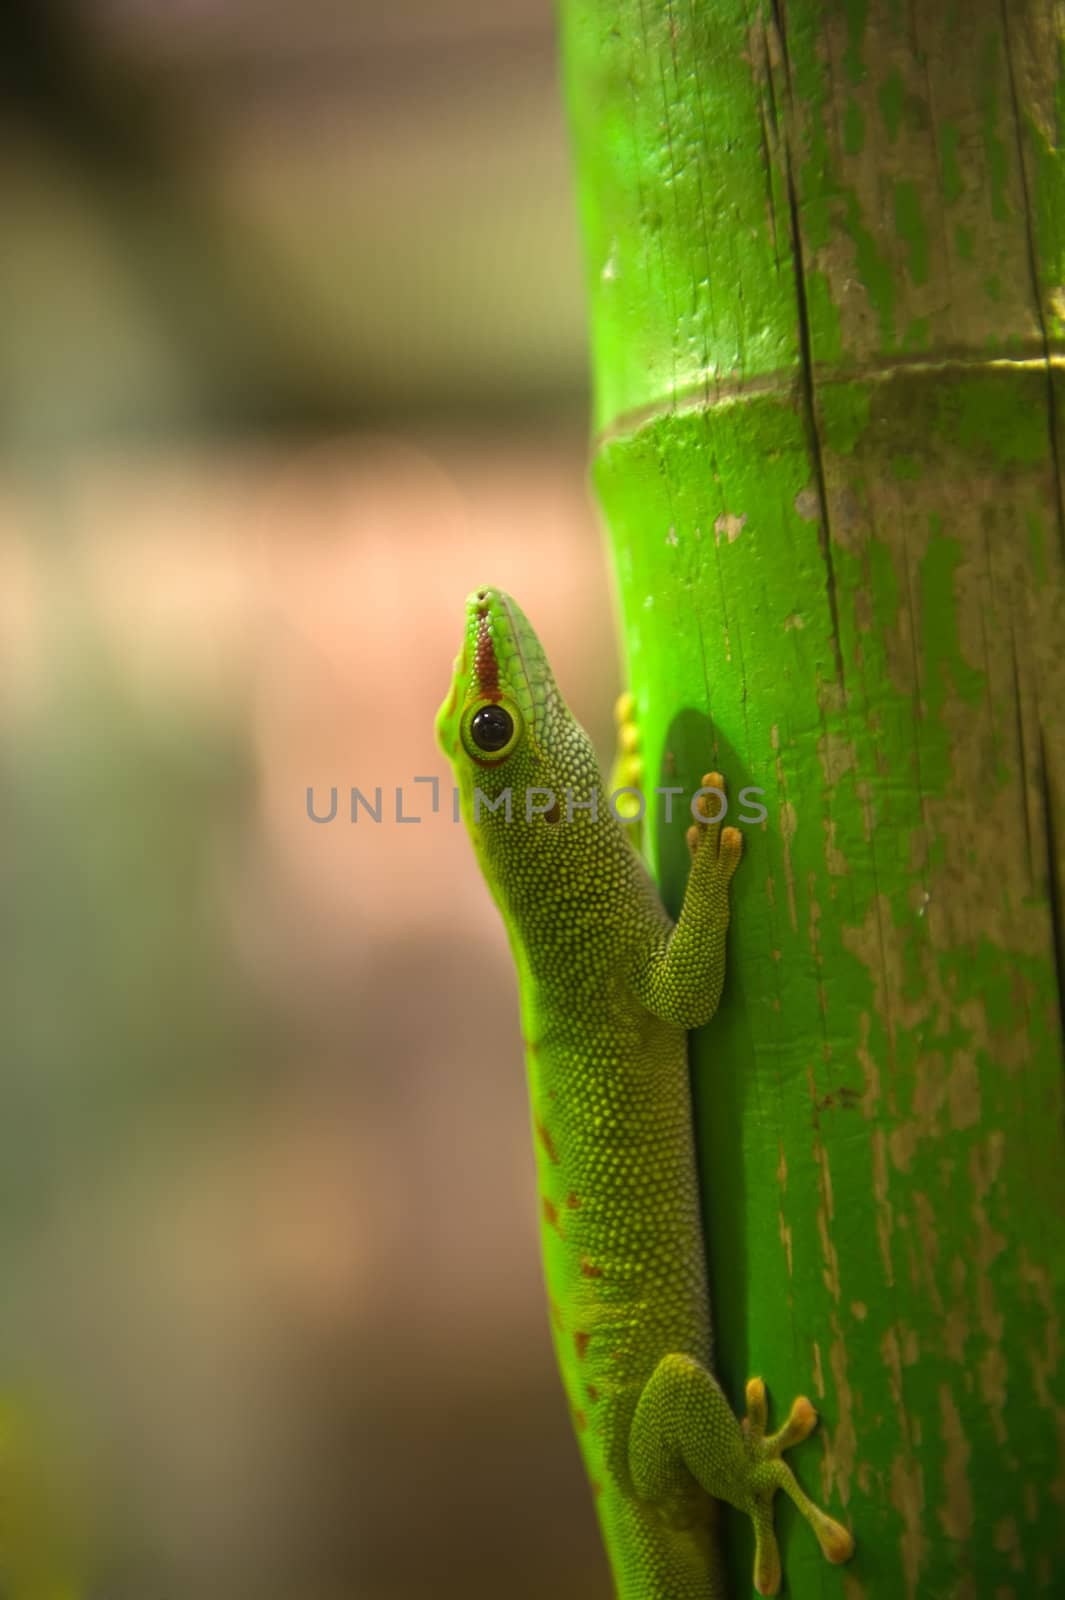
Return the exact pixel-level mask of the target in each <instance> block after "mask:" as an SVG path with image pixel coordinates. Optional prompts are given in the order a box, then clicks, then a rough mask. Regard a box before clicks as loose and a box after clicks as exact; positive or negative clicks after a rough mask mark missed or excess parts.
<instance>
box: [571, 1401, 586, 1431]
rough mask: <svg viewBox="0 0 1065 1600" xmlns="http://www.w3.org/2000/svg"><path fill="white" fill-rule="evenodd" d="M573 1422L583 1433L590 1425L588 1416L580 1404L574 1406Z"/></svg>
mask: <svg viewBox="0 0 1065 1600" xmlns="http://www.w3.org/2000/svg"><path fill="white" fill-rule="evenodd" d="M573 1423H574V1426H575V1427H576V1429H577V1431H578V1432H579V1433H583V1432H584V1430H585V1428H586V1427H587V1426H588V1418H587V1417H586V1416H585V1414H584V1412H583V1411H582V1410H581V1409H580V1407H579V1406H574V1408H573Z"/></svg>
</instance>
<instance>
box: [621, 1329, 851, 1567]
mask: <svg viewBox="0 0 1065 1600" xmlns="http://www.w3.org/2000/svg"><path fill="white" fill-rule="evenodd" d="M767 1422H768V1408H767V1405H766V1393H765V1384H764V1383H763V1382H762V1380H761V1378H752V1379H751V1380H750V1382H749V1383H748V1385H747V1415H746V1417H745V1418H744V1420H743V1421H742V1422H740V1421H739V1420H738V1419H737V1417H736V1415H735V1413H734V1412H733V1410H732V1407H731V1406H730V1405H729V1402H728V1399H727V1397H726V1395H725V1393H724V1391H723V1390H722V1388H721V1386H720V1384H719V1383H718V1381H717V1379H716V1378H715V1377H714V1375H713V1373H711V1372H710V1371H709V1370H708V1369H707V1368H706V1367H705V1366H703V1365H702V1363H701V1362H699V1361H696V1360H695V1359H694V1358H693V1357H691V1356H688V1355H682V1354H674V1355H668V1356H663V1357H662V1359H661V1361H660V1362H659V1363H658V1366H657V1367H656V1368H655V1370H654V1372H653V1373H652V1375H651V1377H650V1378H649V1379H648V1380H647V1383H646V1384H645V1385H644V1388H643V1391H642V1392H641V1394H640V1398H639V1401H638V1403H637V1406H636V1412H635V1415H634V1417H633V1424H632V1434H631V1436H630V1441H629V1461H630V1466H631V1470H632V1477H633V1484H634V1487H635V1489H636V1492H637V1494H639V1495H640V1496H641V1497H642V1498H644V1499H646V1500H648V1501H649V1502H651V1503H652V1504H655V1505H657V1506H659V1507H660V1508H661V1507H669V1506H671V1505H674V1504H677V1503H679V1502H680V1501H681V1500H682V1499H683V1498H684V1494H685V1486H686V1485H690V1483H691V1480H692V1479H694V1480H695V1482H696V1483H697V1484H699V1485H700V1486H701V1487H702V1488H703V1489H704V1490H705V1492H706V1493H707V1494H709V1495H712V1496H713V1497H714V1498H715V1499H717V1500H725V1501H727V1502H728V1504H729V1505H730V1506H735V1508H736V1510H737V1511H742V1512H743V1513H744V1515H745V1516H748V1517H750V1519H751V1523H752V1525H753V1527H754V1543H755V1554H754V1586H755V1588H756V1589H757V1591H758V1593H759V1594H776V1593H777V1590H778V1589H779V1588H780V1576H781V1571H780V1550H779V1548H778V1546H777V1540H776V1534H775V1533H774V1531H773V1496H774V1495H775V1494H776V1492H777V1490H778V1489H782V1490H783V1491H784V1493H785V1494H786V1495H787V1496H788V1498H789V1499H790V1500H791V1501H792V1502H793V1504H794V1505H795V1506H796V1508H797V1509H798V1511H799V1512H800V1513H801V1515H802V1516H803V1517H804V1518H805V1520H806V1521H807V1522H808V1523H809V1524H810V1527H811V1528H812V1529H813V1531H814V1534H815V1536H816V1538H817V1542H818V1544H819V1545H820V1546H821V1550H822V1552H823V1554H824V1555H825V1556H826V1557H827V1559H828V1560H829V1561H833V1562H838V1561H846V1560H847V1559H848V1558H849V1557H850V1556H851V1555H852V1554H853V1553H854V1540H853V1539H852V1538H851V1536H850V1534H849V1533H848V1532H847V1529H846V1528H844V1527H843V1526H842V1525H841V1524H840V1523H838V1522H836V1521H835V1520H834V1519H833V1518H832V1517H830V1516H828V1515H827V1514H826V1513H825V1512H824V1511H822V1510H821V1508H820V1506H817V1505H815V1504H814V1503H813V1501H812V1500H811V1499H810V1498H809V1497H808V1496H807V1495H806V1494H805V1493H804V1492H803V1490H802V1489H801V1488H800V1487H799V1484H798V1482H797V1481H796V1479H795V1475H794V1473H793V1472H792V1470H791V1468H790V1467H788V1466H787V1465H785V1463H784V1462H783V1461H782V1460H781V1456H782V1455H783V1453H784V1451H785V1450H788V1449H790V1448H791V1446H792V1445H794V1444H798V1443H799V1442H800V1440H802V1439H805V1438H806V1437H807V1435H808V1434H810V1433H811V1432H812V1431H813V1429H814V1428H815V1427H816V1426H817V1412H816V1411H815V1410H814V1408H813V1406H812V1405H811V1404H810V1402H809V1400H807V1399H806V1398H805V1396H800V1398H799V1399H798V1400H796V1401H795V1403H794V1404H793V1405H792V1407H791V1410H790V1411H789V1413H788V1416H787V1420H786V1421H785V1423H784V1425H783V1427H781V1428H779V1429H778V1430H777V1431H776V1433H767V1432H766V1425H767Z"/></svg>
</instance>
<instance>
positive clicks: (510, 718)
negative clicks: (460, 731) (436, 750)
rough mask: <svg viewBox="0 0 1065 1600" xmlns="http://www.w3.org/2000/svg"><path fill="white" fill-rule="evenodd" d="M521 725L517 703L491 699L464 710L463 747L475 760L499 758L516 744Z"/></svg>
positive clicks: (507, 753)
mask: <svg viewBox="0 0 1065 1600" xmlns="http://www.w3.org/2000/svg"><path fill="white" fill-rule="evenodd" d="M521 729H522V721H521V713H520V712H519V711H518V709H517V708H516V707H514V706H505V705H500V704H499V702H498V701H496V700H490V701H488V703H487V704H482V705H479V706H477V707H476V709H475V710H473V711H472V712H470V713H468V714H467V718H466V723H465V727H464V735H465V740H466V748H467V749H468V750H469V752H470V755H471V756H473V757H474V759H475V760H478V761H488V762H495V761H502V760H503V758H504V757H505V756H508V755H509V754H510V752H511V751H512V750H513V748H514V746H515V745H516V744H517V742H518V738H519V736H520V734H521Z"/></svg>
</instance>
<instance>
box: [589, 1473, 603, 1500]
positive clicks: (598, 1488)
mask: <svg viewBox="0 0 1065 1600" xmlns="http://www.w3.org/2000/svg"><path fill="white" fill-rule="evenodd" d="M589 1482H590V1485H591V1490H592V1493H593V1494H594V1495H595V1497H596V1499H597V1500H598V1498H599V1496H600V1495H601V1494H602V1492H603V1485H602V1484H601V1483H600V1482H599V1479H598V1478H591V1479H590V1480H589Z"/></svg>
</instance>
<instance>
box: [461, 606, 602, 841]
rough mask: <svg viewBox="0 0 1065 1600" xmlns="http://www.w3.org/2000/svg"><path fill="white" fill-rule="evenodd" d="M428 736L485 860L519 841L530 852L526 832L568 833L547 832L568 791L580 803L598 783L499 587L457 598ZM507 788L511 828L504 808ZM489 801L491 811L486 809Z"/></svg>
mask: <svg viewBox="0 0 1065 1600" xmlns="http://www.w3.org/2000/svg"><path fill="white" fill-rule="evenodd" d="M436 735H437V739H438V740H439V743H440V746H441V748H442V749H443V751H444V754H445V755H446V756H447V757H448V759H449V760H450V762H451V764H452V766H453V768H454V770H455V777H456V781H457V784H458V788H459V793H460V798H461V804H462V811H463V815H464V816H465V819H466V822H467V825H468V826H469V827H470V831H471V833H472V834H473V836H474V840H475V842H476V843H477V846H478V849H481V848H482V847H483V848H485V849H487V850H488V851H489V853H490V854H491V855H493V856H499V855H503V856H505V855H506V854H507V853H508V851H509V850H512V849H513V850H517V849H518V848H519V838H518V835H520V836H521V842H520V849H521V850H523V851H524V852H525V853H526V854H527V853H528V851H529V849H530V847H531V845H532V846H533V847H535V846H534V841H533V840H530V828H531V831H532V833H533V834H534V836H535V837H536V838H539V837H540V836H541V835H542V834H543V833H544V830H545V829H546V830H547V831H548V832H551V833H555V834H561V833H565V832H567V831H568V830H566V829H559V828H556V827H554V826H553V825H554V824H556V823H557V822H558V821H559V820H560V817H561V815H562V813H563V811H564V808H565V804H566V795H567V792H568V791H570V790H572V791H573V793H574V797H575V798H584V797H585V795H586V794H587V793H589V792H590V791H591V790H592V789H593V788H595V787H596V785H597V784H598V782H599V769H598V764H597V762H596V759H595V753H594V751H593V750H592V747H591V744H590V743H589V741H588V738H587V736H586V735H585V733H584V731H583V729H582V728H581V727H580V726H579V724H578V723H577V722H576V721H575V720H574V719H573V717H572V716H571V715H570V712H569V711H568V709H567V707H566V705H565V702H564V701H563V699H562V696H561V695H560V694H559V692H558V688H557V686H556V684H555V680H554V677H553V675H552V672H551V668H550V666H549V665H548V661H547V657H546V655H545V654H544V650H543V646H542V645H541V643H540V641H539V639H538V638H537V637H536V634H535V632H534V631H533V628H532V625H531V624H530V622H529V621H528V619H527V618H526V616H525V614H524V612H523V611H522V610H521V607H520V606H519V605H518V604H517V602H516V601H514V600H512V599H511V597H510V596H509V595H508V594H504V592H503V591H502V590H501V589H493V588H489V587H485V588H482V589H476V590H474V592H473V594H471V595H470V596H469V597H468V599H467V601H466V630H465V636H464V639H463V645H462V649H461V651H460V652H459V656H458V659H457V660H456V662H455V672H454V677H453V678H452V681H451V689H450V692H449V693H448V696H447V699H446V700H445V701H444V704H443V705H442V706H441V708H440V711H439V713H438V714H437V719H436ZM506 791H509V794H510V816H511V819H512V825H511V826H507V823H506V815H505V812H504V809H503V797H504V796H505V792H506ZM533 791H542V792H541V793H536V794H533ZM550 794H553V795H555V796H556V802H557V803H556V804H555V805H554V806H552V805H551V804H550V799H549V795H550ZM475 796H479V799H477V800H476V804H475ZM497 800H498V801H499V802H500V808H499V809H498V810H492V809H491V805H492V803H493V802H495V801H497ZM527 802H530V803H531V804H532V806H533V815H532V816H531V817H530V816H529V815H528V814H527ZM522 824H525V826H524V827H523V826H521V825H522Z"/></svg>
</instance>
